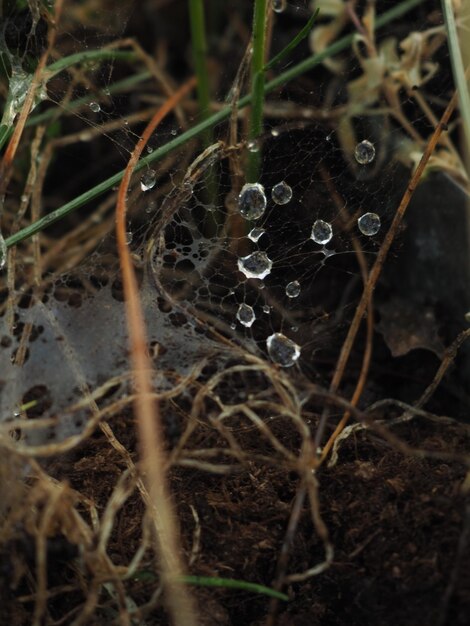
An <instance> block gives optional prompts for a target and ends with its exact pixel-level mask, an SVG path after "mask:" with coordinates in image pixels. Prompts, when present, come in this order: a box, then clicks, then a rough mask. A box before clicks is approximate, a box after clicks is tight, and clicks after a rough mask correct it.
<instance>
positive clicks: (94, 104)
mask: <svg viewBox="0 0 470 626" xmlns="http://www.w3.org/2000/svg"><path fill="white" fill-rule="evenodd" d="M88 106H89V107H90V109H91V110H92V111H93V113H99V112H100V111H101V107H100V105H99V104H98V102H90V104H89V105H88Z"/></svg>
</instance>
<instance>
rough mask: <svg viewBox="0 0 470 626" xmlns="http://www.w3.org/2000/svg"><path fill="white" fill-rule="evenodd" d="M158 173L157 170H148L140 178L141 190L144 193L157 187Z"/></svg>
mask: <svg viewBox="0 0 470 626" xmlns="http://www.w3.org/2000/svg"><path fill="white" fill-rule="evenodd" d="M156 180H157V173H156V171H155V170H147V171H146V172H145V173H144V174H142V176H141V178H140V188H141V189H142V191H148V190H149V189H152V187H154V186H155V182H156Z"/></svg>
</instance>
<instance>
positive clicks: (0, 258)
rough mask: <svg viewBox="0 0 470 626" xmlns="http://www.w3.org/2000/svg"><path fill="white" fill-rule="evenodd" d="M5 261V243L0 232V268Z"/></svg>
mask: <svg viewBox="0 0 470 626" xmlns="http://www.w3.org/2000/svg"><path fill="white" fill-rule="evenodd" d="M6 263H7V244H6V242H5V239H4V238H3V235H2V233H0V270H2V269H3V268H4V267H5V265H6Z"/></svg>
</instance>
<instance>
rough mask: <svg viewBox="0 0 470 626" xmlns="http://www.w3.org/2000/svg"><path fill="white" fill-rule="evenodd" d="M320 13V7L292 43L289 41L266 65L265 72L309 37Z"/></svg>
mask: <svg viewBox="0 0 470 626" xmlns="http://www.w3.org/2000/svg"><path fill="white" fill-rule="evenodd" d="M319 13H320V9H317V10H316V11H315V13H314V14H313V15H312V16H311V17H310V19H309V20H308V22H307V23H306V24H305V26H304V27H303V28H302V30H301V31H300V32H299V33H298V34H297V35H296V36H295V37H294V39H293V40H292V41H291V42H290V43H288V44H287V46H286V47H285V48H284V49H283V50H281V52H279V54H276V56H275V57H274V58H272V59H271V60H270V61H269V63H266V65H265V66H264V71H265V72H267V71H268V70H270V69H272V68H273V67H274V66H275V65H277V64H278V63H280V62H281V61H282V60H283V59H285V58H286V57H287V56H288V55H289V54H290V53H291V52H292V50H294V49H295V48H297V46H298V45H299V43H300V42H301V41H302V40H303V39H305V37H307V35H308V34H309V32H310V31H311V30H312V27H313V24H314V22H315V20H316V19H317V17H318V14H319Z"/></svg>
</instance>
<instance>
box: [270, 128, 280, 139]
mask: <svg viewBox="0 0 470 626" xmlns="http://www.w3.org/2000/svg"><path fill="white" fill-rule="evenodd" d="M271 135H272V136H273V137H279V130H278V129H277V128H273V129H272V130H271Z"/></svg>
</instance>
